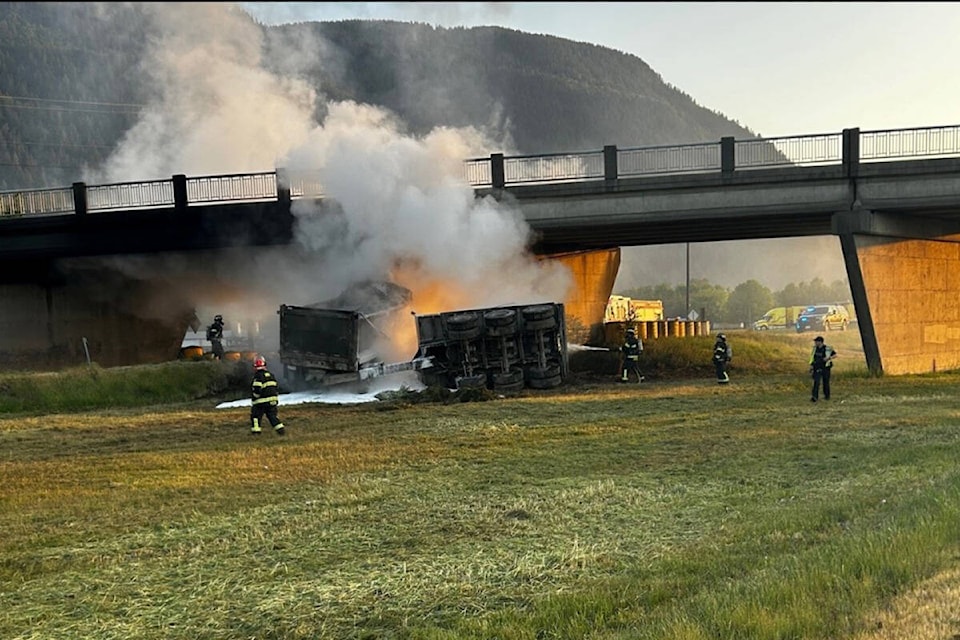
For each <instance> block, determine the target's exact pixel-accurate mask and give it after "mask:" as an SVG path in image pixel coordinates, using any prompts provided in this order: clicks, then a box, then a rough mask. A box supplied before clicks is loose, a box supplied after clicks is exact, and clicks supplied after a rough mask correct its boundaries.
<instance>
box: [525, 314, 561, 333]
mask: <svg viewBox="0 0 960 640" xmlns="http://www.w3.org/2000/svg"><path fill="white" fill-rule="evenodd" d="M556 326H557V320H556V319H555V318H553V317H552V316H551V317H549V318H541V319H540V320H527V322H526V324H525V325H524V327H523V328H524V329H526V330H528V331H546V330H547V329H553V328H554V327H556Z"/></svg>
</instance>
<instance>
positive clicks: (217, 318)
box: [213, 313, 223, 322]
mask: <svg viewBox="0 0 960 640" xmlns="http://www.w3.org/2000/svg"><path fill="white" fill-rule="evenodd" d="M213 321H214V322H223V316H222V315H220V314H219V313H218V314H217V315H215V316H213Z"/></svg>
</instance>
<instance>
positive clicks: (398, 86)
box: [0, 2, 753, 190]
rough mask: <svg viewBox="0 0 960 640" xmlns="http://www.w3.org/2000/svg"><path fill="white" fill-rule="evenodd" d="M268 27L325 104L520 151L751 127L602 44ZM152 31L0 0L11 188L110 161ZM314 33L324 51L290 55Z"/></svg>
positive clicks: (410, 30)
mask: <svg viewBox="0 0 960 640" xmlns="http://www.w3.org/2000/svg"><path fill="white" fill-rule="evenodd" d="M168 10H170V11H174V10H175V9H174V8H170V9H168ZM260 29H262V31H263V33H264V36H265V38H264V42H265V43H266V44H265V55H264V60H265V63H266V64H267V65H268V66H269V67H270V68H271V70H273V71H275V72H277V73H279V74H285V73H297V74H299V75H300V76H301V77H307V78H308V79H309V80H310V82H311V83H313V85H314V86H315V87H316V88H317V89H318V91H319V92H320V94H321V95H322V96H324V97H326V98H327V99H330V100H344V99H351V100H355V101H358V102H366V103H370V104H375V105H380V106H383V107H386V108H388V109H390V110H392V111H394V112H395V113H397V114H398V115H399V117H400V118H401V119H402V120H403V121H404V122H405V123H406V125H407V126H408V127H409V128H410V130H411V131H413V132H425V131H428V130H429V129H431V128H433V127H435V126H438V125H451V126H466V125H472V126H475V127H477V128H478V129H481V130H483V131H485V132H487V133H488V135H489V136H490V137H491V138H492V139H494V140H497V141H500V142H501V144H502V147H501V150H502V151H504V152H508V153H510V152H513V153H525V154H536V153H551V152H559V151H582V150H589V149H599V148H601V147H602V146H603V145H605V144H616V145H618V146H620V147H630V146H643V145H653V144H675V143H684V142H701V141H709V140H719V139H720V137H722V136H727V135H730V136H735V137H738V138H744V137H752V136H753V134H752V133H751V132H750V131H749V130H748V129H746V128H744V127H741V126H740V125H739V124H737V123H736V122H733V121H732V120H730V119H728V118H726V117H724V116H722V115H721V114H718V113H715V112H713V111H711V110H709V109H706V108H703V107H701V106H699V105H697V104H696V102H695V101H694V100H693V99H692V98H691V97H690V96H687V95H686V94H684V93H683V92H681V91H679V90H677V89H675V88H673V87H670V86H668V85H667V84H665V83H664V82H663V80H662V79H661V78H660V76H659V74H657V73H656V72H655V71H654V70H653V69H651V68H650V67H649V66H648V65H647V64H646V63H644V61H643V60H641V59H640V58H637V57H636V56H632V55H627V54H624V53H620V52H617V51H614V50H611V49H606V48H603V47H599V46H596V45H592V44H586V43H578V42H572V41H569V40H564V39H561V38H556V37H552V36H542V35H532V34H527V33H521V32H518V31H512V30H508V29H502V28H498V27H478V28H469V29H467V28H456V29H444V28H435V27H431V26H429V25H423V24H413V23H398V22H383V21H344V22H333V23H301V24H295V25H282V26H275V27H266V26H261V27H260ZM151 30H152V25H151V21H150V16H149V14H148V13H147V12H144V11H143V10H142V7H141V6H140V5H137V4H126V3H32V2H9V3H0V189H6V190H10V189H23V188H37V187H45V186H65V185H69V184H70V183H71V182H73V181H74V180H77V179H79V175H80V173H81V168H82V167H83V166H97V165H98V164H99V163H100V162H102V161H103V159H104V158H106V157H107V156H108V155H109V154H110V152H111V150H112V149H113V148H114V147H115V146H116V144H117V143H118V142H119V141H120V140H121V138H122V136H123V134H124V133H125V132H126V131H127V130H128V129H129V128H130V127H131V126H132V125H133V124H134V123H135V122H136V121H137V117H138V115H139V113H140V110H141V107H142V106H143V105H144V104H145V103H147V102H148V101H149V99H150V95H151V91H152V90H153V89H154V87H151V86H150V85H149V83H148V82H147V80H146V77H147V75H146V74H145V73H144V72H143V69H142V68H141V64H142V62H143V59H144V58H143V56H144V50H145V45H146V43H147V42H149V41H150V38H151ZM306 36H310V38H307V37H306ZM307 41H310V42H314V43H316V42H320V43H322V46H320V47H315V46H314V47H311V48H309V49H303V50H302V51H300V52H298V53H296V55H292V56H291V54H290V52H291V49H294V51H295V48H296V46H297V45H298V43H302V42H307ZM322 115H323V111H322V105H321V108H320V110H319V112H318V117H322Z"/></svg>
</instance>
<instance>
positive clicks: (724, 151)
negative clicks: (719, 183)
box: [720, 136, 737, 175]
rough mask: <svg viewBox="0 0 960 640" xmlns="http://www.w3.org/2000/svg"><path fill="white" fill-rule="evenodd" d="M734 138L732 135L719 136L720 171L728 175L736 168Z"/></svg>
mask: <svg viewBox="0 0 960 640" xmlns="http://www.w3.org/2000/svg"><path fill="white" fill-rule="evenodd" d="M736 164H737V151H736V140H735V139H734V138H733V137H732V136H726V137H723V138H720V173H722V174H724V175H730V174H732V173H733V172H734V171H735V170H736V168H737V167H736Z"/></svg>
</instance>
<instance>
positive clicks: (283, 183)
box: [276, 167, 290, 207]
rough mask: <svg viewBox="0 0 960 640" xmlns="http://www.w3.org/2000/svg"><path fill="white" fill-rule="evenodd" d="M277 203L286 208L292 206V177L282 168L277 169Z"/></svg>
mask: <svg viewBox="0 0 960 640" xmlns="http://www.w3.org/2000/svg"><path fill="white" fill-rule="evenodd" d="M276 180H277V202H279V203H280V204H282V205H284V206H287V207H288V206H290V175H289V174H288V173H287V170H286V169H284V168H281V167H278V168H277V172H276Z"/></svg>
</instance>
